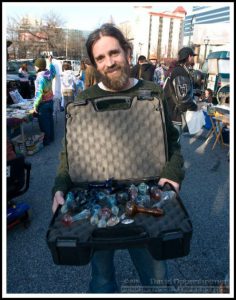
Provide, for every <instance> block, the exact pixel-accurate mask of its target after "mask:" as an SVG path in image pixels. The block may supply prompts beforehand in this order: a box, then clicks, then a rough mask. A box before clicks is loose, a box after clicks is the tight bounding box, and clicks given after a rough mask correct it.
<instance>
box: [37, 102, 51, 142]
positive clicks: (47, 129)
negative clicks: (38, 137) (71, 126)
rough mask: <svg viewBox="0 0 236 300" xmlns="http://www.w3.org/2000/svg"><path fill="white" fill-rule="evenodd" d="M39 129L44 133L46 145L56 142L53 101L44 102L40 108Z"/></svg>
mask: <svg viewBox="0 0 236 300" xmlns="http://www.w3.org/2000/svg"><path fill="white" fill-rule="evenodd" d="M38 120H39V128H40V130H41V131H42V132H44V139H43V143H44V145H48V144H49V143H50V142H53V140H54V120H53V100H50V101H47V102H42V103H40V104H39V107H38Z"/></svg>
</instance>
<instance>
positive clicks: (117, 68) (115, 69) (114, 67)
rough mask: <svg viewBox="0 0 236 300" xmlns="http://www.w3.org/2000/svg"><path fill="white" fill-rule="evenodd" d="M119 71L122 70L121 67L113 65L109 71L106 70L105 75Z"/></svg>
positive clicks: (108, 68)
mask: <svg viewBox="0 0 236 300" xmlns="http://www.w3.org/2000/svg"><path fill="white" fill-rule="evenodd" d="M117 70H121V67H120V66H117V65H113V66H111V67H107V69H106V71H105V72H104V73H105V74H109V73H111V72H114V71H117Z"/></svg>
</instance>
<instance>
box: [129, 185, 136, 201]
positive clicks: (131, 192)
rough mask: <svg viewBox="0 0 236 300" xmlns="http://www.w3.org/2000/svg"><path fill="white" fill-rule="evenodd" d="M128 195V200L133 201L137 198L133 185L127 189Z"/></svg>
mask: <svg viewBox="0 0 236 300" xmlns="http://www.w3.org/2000/svg"><path fill="white" fill-rule="evenodd" d="M128 194H129V199H130V200H133V201H134V200H135V199H136V198H137V196H138V188H137V187H136V186H135V185H134V184H131V185H130V187H129V189H128Z"/></svg>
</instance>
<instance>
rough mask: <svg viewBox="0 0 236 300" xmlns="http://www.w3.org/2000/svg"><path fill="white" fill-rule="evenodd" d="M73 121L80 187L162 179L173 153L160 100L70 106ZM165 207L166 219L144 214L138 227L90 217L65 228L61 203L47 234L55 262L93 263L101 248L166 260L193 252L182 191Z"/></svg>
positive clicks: (74, 175) (68, 138)
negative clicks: (98, 222)
mask: <svg viewBox="0 0 236 300" xmlns="http://www.w3.org/2000/svg"><path fill="white" fill-rule="evenodd" d="M141 94H142V93H141ZM146 98H147V97H146ZM65 126H66V128H65V133H66V134H65V143H66V151H67V162H68V166H69V173H70V176H71V179H72V181H73V182H74V183H75V185H74V189H75V190H76V188H79V189H81V187H86V186H88V184H89V183H94V182H96V183H99V182H104V181H106V180H107V179H108V178H115V181H116V182H118V183H119V182H120V183H123V184H124V183H126V184H127V185H128V184H130V183H134V184H138V183H140V182H147V183H149V182H153V181H155V182H157V181H158V178H157V174H160V170H161V169H162V167H163V166H164V164H165V162H166V160H167V153H168V152H167V142H166V132H165V124H164V118H163V107H162V102H161V101H160V100H159V99H157V98H155V97H154V98H152V97H149V98H148V99H145V98H144V99H143V97H139V96H135V97H134V98H129V97H124V96H118V97H117V96H116V97H108V98H100V99H92V100H89V101H85V102H83V103H82V102H77V103H76V102H75V103H69V104H68V105H67V107H66V125H65ZM163 141H164V143H163ZM119 209H120V213H119V215H121V214H122V213H123V212H124V211H125V206H124V205H121V204H120V205H119ZM163 209H164V212H165V214H164V215H163V216H160V217H155V216H152V215H147V214H143V213H138V214H136V215H135V216H134V217H133V219H134V222H133V223H131V224H122V223H119V224H117V225H115V226H113V227H106V228H97V227H96V226H94V225H91V224H90V221H89V219H86V220H83V221H77V222H74V223H72V224H71V225H70V226H65V225H63V222H62V218H63V214H62V213H61V211H60V207H59V208H58V209H57V211H56V213H55V214H54V216H53V218H52V220H51V223H50V225H49V228H48V231H47V237H46V239H47V244H48V247H49V249H50V250H51V253H52V257H53V261H54V263H55V264H61V265H85V264H88V263H89V262H90V260H91V258H92V256H93V253H94V251H99V250H108V249H126V248H132V247H146V248H148V250H149V251H150V253H151V255H152V256H153V258H154V259H158V260H163V259H171V258H177V257H182V256H186V255H188V253H189V251H190V241H191V237H192V223H191V221H190V218H189V215H188V213H187V211H186V209H185V207H184V205H183V203H182V201H181V199H180V197H179V195H177V197H176V199H174V200H173V201H170V202H166V203H165V204H164V206H163Z"/></svg>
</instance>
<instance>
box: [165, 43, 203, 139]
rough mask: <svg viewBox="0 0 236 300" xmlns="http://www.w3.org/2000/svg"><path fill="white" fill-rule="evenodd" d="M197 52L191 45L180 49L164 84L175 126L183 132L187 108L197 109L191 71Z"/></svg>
mask: <svg viewBox="0 0 236 300" xmlns="http://www.w3.org/2000/svg"><path fill="white" fill-rule="evenodd" d="M195 55H196V54H195V53H194V51H193V50H192V48H190V47H183V48H182V49H180V50H179V53H178V56H179V57H178V61H177V62H176V65H175V67H174V68H173V70H172V72H171V74H170V80H168V81H167V83H166V84H165V86H164V95H165V97H166V100H167V102H168V106H169V111H170V115H171V119H172V122H173V124H174V126H175V127H176V128H177V129H178V130H179V133H180V134H181V133H182V127H183V124H182V119H184V113H185V112H186V111H187V110H191V111H196V110H197V104H196V103H195V101H194V94H193V79H192V75H191V72H190V69H191V67H192V65H193V64H194V56H195Z"/></svg>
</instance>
